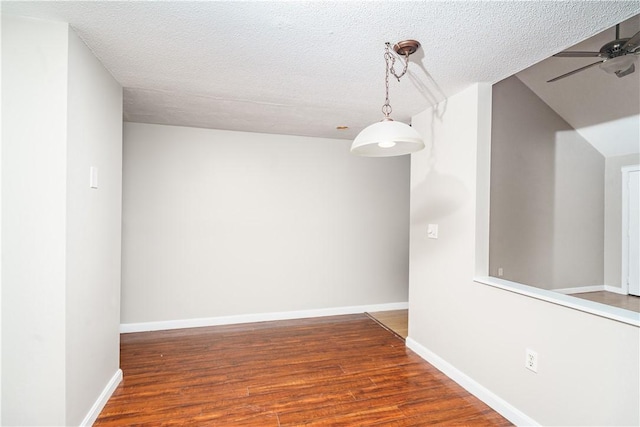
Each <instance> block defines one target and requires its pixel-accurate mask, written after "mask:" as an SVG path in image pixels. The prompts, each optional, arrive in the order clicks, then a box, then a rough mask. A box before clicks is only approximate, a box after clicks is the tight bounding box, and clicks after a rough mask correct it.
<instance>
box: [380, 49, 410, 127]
mask: <svg viewBox="0 0 640 427" xmlns="http://www.w3.org/2000/svg"><path fill="white" fill-rule="evenodd" d="M390 47H391V44H390V43H389V42H387V43H385V48H384V62H385V64H386V67H385V76H384V86H385V99H384V105H382V114H384V116H385V118H389V115H390V114H391V111H392V109H391V103H390V101H389V73H391V74H393V76H394V77H395V78H396V79H398V81H400V77H402V76H404V75H405V74H406V72H407V68H408V67H409V54H408V53H407V54H405V61H404V68H403V69H402V72H401V73H400V74H398V73H396V70H395V69H394V67H393V66H394V65H395V63H396V58H395V56H394V55H393V54H392V53H391V49H390Z"/></svg>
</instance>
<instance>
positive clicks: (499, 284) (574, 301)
mask: <svg viewBox="0 0 640 427" xmlns="http://www.w3.org/2000/svg"><path fill="white" fill-rule="evenodd" d="M473 280H474V281H475V282H478V283H482V284H484V285H489V286H493V287H496V288H500V289H504V290H506V291H509V292H515V293H517V294H520V295H526V296H528V297H531V298H536V299H539V300H543V301H547V302H550V303H552V304H558V305H562V306H565V307H569V308H572V309H574V310H580V311H584V312H585V313H590V314H593V315H596V316H600V317H605V318H607V319H611V320H615V321H617V322H622V323H627V324H629V325H633V326H636V327H640V313H636V312H634V311H631V310H625V309H622V308H618V307H612V306H609V305H605V304H600V303H598V302H594V301H589V300H585V299H580V298H576V297H572V296H571V295H564V294H559V293H557V292H553V291H550V290H547V289H539V288H535V287H533V286H528V285H523V284H522V283H517V282H510V281H509V280H503V279H498V278H497V277H476V278H474V279H473Z"/></svg>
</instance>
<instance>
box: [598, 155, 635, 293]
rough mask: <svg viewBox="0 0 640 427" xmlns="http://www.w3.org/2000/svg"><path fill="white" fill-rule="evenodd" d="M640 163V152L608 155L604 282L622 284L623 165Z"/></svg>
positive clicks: (614, 285)
mask: <svg viewBox="0 0 640 427" xmlns="http://www.w3.org/2000/svg"><path fill="white" fill-rule="evenodd" d="M637 164H640V154H628V155H625V156H616V157H608V158H607V159H606V161H605V185H604V197H605V205H604V284H605V285H607V286H612V287H617V288H620V287H621V286H622V283H621V280H622V172H621V171H620V170H621V168H622V167H623V166H628V165H637Z"/></svg>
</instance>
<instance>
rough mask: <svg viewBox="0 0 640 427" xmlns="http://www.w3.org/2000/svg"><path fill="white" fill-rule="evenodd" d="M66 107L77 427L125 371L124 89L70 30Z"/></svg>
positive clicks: (70, 401)
mask: <svg viewBox="0 0 640 427" xmlns="http://www.w3.org/2000/svg"><path fill="white" fill-rule="evenodd" d="M67 108H68V118H69V121H68V126H67V166H66V172H67V207H66V209H67V221H66V238H67V283H66V408H67V409H66V414H67V415H66V424H67V425H79V424H80V422H81V421H82V420H83V419H84V418H85V416H86V415H87V413H88V411H89V409H90V408H91V406H92V405H93V404H94V402H95V401H96V399H97V398H98V396H100V393H102V391H103V389H104V387H105V386H106V385H107V383H108V382H109V381H110V380H111V379H112V377H113V376H114V374H115V373H116V372H117V371H118V369H119V367H120V334H119V325H120V259H121V224H122V88H121V87H120V85H119V84H118V83H117V82H116V81H115V80H114V79H113V77H112V76H111V74H109V72H108V71H107V70H106V69H105V68H104V67H103V66H102V64H101V63H100V61H98V59H97V58H96V57H95V56H93V54H92V53H91V51H90V50H89V48H87V46H86V45H85V44H84V43H83V42H82V41H81V40H80V39H79V38H78V36H77V35H76V34H75V33H74V32H73V31H69V92H68V99H67ZM90 166H94V167H97V168H98V188H97V189H92V188H89V167H90Z"/></svg>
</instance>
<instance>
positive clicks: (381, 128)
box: [351, 40, 424, 157]
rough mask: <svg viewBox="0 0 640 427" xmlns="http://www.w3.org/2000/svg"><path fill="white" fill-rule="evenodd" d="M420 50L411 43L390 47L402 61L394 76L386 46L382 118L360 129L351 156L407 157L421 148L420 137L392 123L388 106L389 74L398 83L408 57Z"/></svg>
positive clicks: (388, 49) (352, 146)
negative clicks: (399, 71)
mask: <svg viewBox="0 0 640 427" xmlns="http://www.w3.org/2000/svg"><path fill="white" fill-rule="evenodd" d="M419 47H420V43H418V42H417V41H415V40H405V41H401V42H398V43H397V44H395V45H394V46H393V50H394V51H395V52H396V53H397V54H398V55H400V56H401V57H404V69H403V70H402V72H401V73H400V74H397V73H396V71H395V70H394V68H393V66H394V64H395V60H396V58H395V56H394V55H393V54H392V53H391V50H390V44H389V43H386V45H385V51H384V61H385V64H386V68H385V80H384V83H385V94H386V96H385V101H384V104H383V105H382V114H384V118H383V119H382V121H380V122H378V123H374V124H372V125H370V126H367V127H366V128H364V129H363V130H362V131H361V132H360V133H359V134H358V136H356V139H354V140H353V144H352V145H351V152H352V153H353V154H356V155H358V156H367V157H389V156H402V155H404V154H410V153H413V152H415V151H419V150H422V149H423V148H424V142H423V141H422V137H420V134H419V133H418V132H417V131H416V130H415V129H413V128H412V127H411V126H409V125H406V124H404V123H401V122H396V121H394V120H393V119H392V118H391V117H390V116H391V111H392V110H391V104H390V102H389V74H393V76H394V77H395V78H396V79H398V81H400V77H402V76H404V75H405V73H406V72H407V68H408V66H409V55H411V54H412V53H414V52H415V51H416V50H418V48H419Z"/></svg>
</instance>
